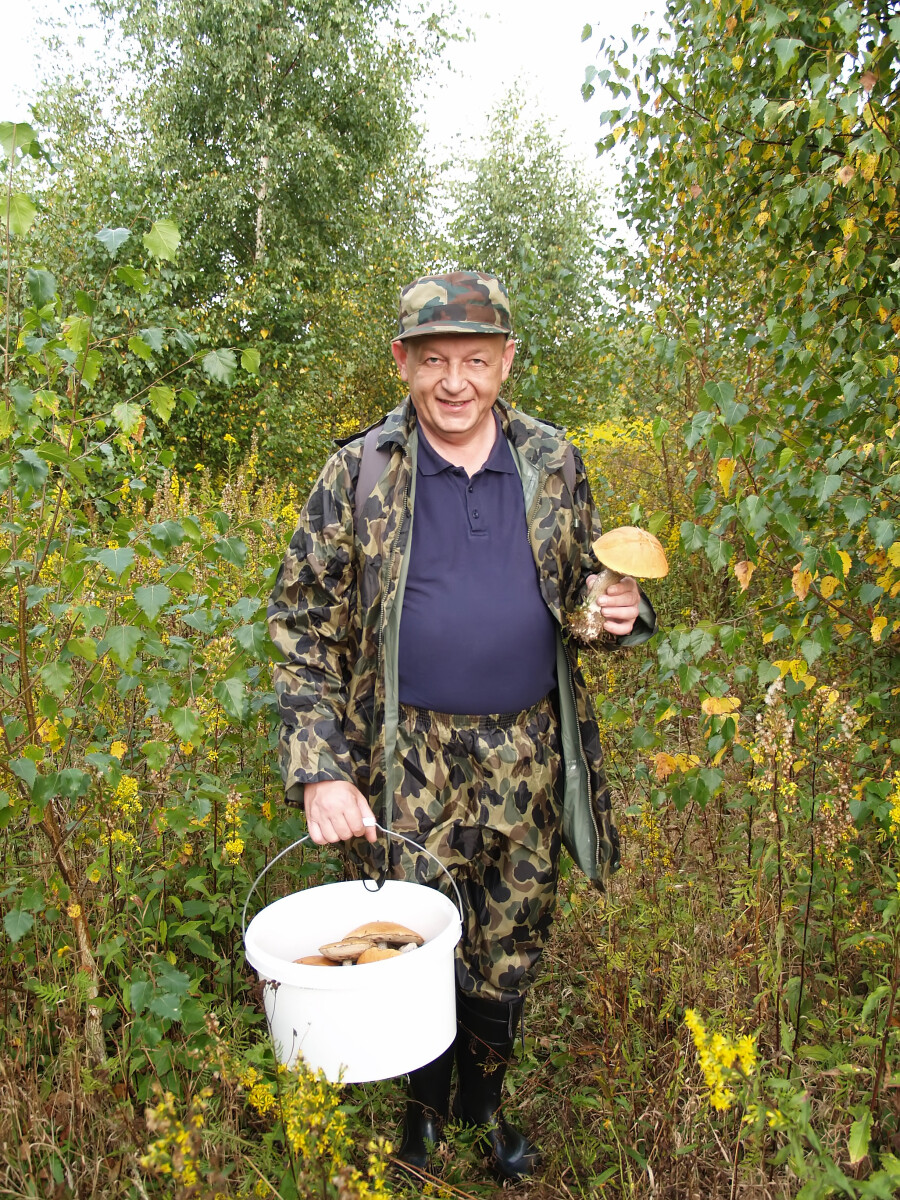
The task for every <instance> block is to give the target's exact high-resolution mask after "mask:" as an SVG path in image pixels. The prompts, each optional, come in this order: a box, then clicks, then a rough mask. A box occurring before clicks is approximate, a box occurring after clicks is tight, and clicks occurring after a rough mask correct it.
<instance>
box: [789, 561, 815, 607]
mask: <svg viewBox="0 0 900 1200" xmlns="http://www.w3.org/2000/svg"><path fill="white" fill-rule="evenodd" d="M812 580H813V577H812V572H811V571H804V569H803V567H802V566H801V564H800V563H797V565H796V566H795V567H794V573H793V577H792V579H791V587H792V588H793V589H794V595H795V596H796V597H797V599H798V600H805V599H806V597H807V594H808V593H809V589H810V587H811V586H812Z"/></svg>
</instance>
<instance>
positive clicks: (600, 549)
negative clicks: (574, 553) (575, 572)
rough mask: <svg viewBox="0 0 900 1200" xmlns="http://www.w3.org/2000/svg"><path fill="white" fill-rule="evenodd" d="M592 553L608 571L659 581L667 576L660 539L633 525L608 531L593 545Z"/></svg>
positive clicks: (667, 568)
mask: <svg viewBox="0 0 900 1200" xmlns="http://www.w3.org/2000/svg"><path fill="white" fill-rule="evenodd" d="M593 549H594V553H595V554H596V555H597V557H598V558H599V559H600V561H601V562H602V563H603V564H604V565H605V566H607V567H609V569H610V570H611V571H617V572H618V574H620V575H634V576H636V577H637V578H638V579H662V577H663V575H668V573H669V564H668V562H667V561H666V552H665V550H663V548H662V546H661V545H660V543H659V540H658V539H657V538H655V537H654V536H653V534H652V533H648V532H647V530H646V529H638V528H637V526H636V525H621V526H619V528H618V529H610V531H609V532H608V533H604V535H603V536H602V537H599V538H597V540H596V542H594V546H593Z"/></svg>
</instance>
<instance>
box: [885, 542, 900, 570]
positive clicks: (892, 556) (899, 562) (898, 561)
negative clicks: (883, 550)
mask: <svg viewBox="0 0 900 1200" xmlns="http://www.w3.org/2000/svg"><path fill="white" fill-rule="evenodd" d="M887 556H888V562H889V563H890V564H891V566H892V567H900V542H894V544H893V545H892V546H889V547H888V552H887Z"/></svg>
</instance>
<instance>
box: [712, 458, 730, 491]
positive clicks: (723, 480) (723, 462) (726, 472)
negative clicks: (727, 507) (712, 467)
mask: <svg viewBox="0 0 900 1200" xmlns="http://www.w3.org/2000/svg"><path fill="white" fill-rule="evenodd" d="M716 474H717V475H718V477H719V483H720V484H721V485H722V493H723V495H725V496H727V495H728V493H729V491H730V490H731V477H732V475H733V474H734V459H733V458H720V459H719V462H718V465H717V466H716Z"/></svg>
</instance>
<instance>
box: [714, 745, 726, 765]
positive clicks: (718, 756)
mask: <svg viewBox="0 0 900 1200" xmlns="http://www.w3.org/2000/svg"><path fill="white" fill-rule="evenodd" d="M727 749H728V747H727V746H723V747H722V749H721V750H718V751H717V752H716V754H715V756H714V757H713V760H712V765H713V766H714V767H717V766H718V765H719V763H720V762H721V761H722V759H723V758H724V757H725V751H726V750H727Z"/></svg>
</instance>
